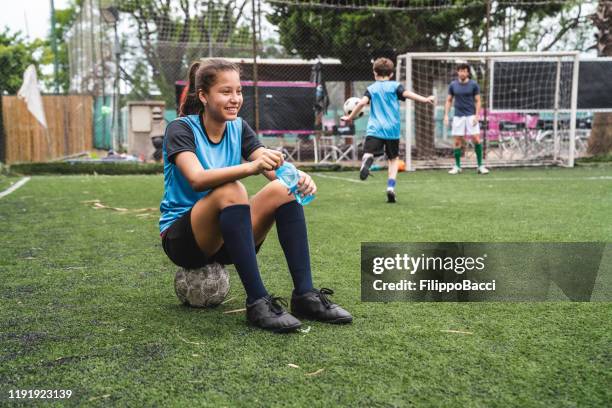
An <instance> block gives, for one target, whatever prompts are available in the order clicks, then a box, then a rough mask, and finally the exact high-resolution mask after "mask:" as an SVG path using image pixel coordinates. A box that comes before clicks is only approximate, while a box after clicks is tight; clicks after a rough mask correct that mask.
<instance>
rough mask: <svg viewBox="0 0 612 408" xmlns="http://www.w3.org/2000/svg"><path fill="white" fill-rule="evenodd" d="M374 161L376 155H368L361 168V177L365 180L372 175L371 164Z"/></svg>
mask: <svg viewBox="0 0 612 408" xmlns="http://www.w3.org/2000/svg"><path fill="white" fill-rule="evenodd" d="M372 163H374V157H368V158H367V159H365V160H364V162H363V163H362V164H361V170H359V178H360V179H361V180H365V179H367V178H368V176H369V175H370V166H372Z"/></svg>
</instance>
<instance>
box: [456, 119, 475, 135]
mask: <svg viewBox="0 0 612 408" xmlns="http://www.w3.org/2000/svg"><path fill="white" fill-rule="evenodd" d="M479 134H480V125H479V124H478V122H476V124H475V125H474V115H472V116H454V117H453V136H471V135H479Z"/></svg>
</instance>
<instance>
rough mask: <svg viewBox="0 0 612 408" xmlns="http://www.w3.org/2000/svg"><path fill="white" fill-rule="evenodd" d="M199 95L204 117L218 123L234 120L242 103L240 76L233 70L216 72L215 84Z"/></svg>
mask: <svg viewBox="0 0 612 408" xmlns="http://www.w3.org/2000/svg"><path fill="white" fill-rule="evenodd" d="M199 95H200V100H201V101H202V103H203V104H204V112H205V114H206V115H210V116H211V118H212V119H214V120H216V121H219V122H226V121H228V120H234V119H236V118H237V117H238V111H240V107H241V106H242V101H243V99H242V86H241V85H240V75H239V74H238V72H236V71H233V70H228V71H221V72H218V73H217V75H216V78H215V84H214V85H213V86H211V87H210V89H209V91H208V92H203V91H202V92H200V94H199Z"/></svg>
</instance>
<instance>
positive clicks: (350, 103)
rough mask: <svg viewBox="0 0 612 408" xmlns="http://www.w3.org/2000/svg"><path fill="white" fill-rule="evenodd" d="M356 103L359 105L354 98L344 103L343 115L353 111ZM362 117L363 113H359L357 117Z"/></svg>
mask: <svg viewBox="0 0 612 408" xmlns="http://www.w3.org/2000/svg"><path fill="white" fill-rule="evenodd" d="M358 103H359V98H356V97H354V96H353V97H352V98H348V99H347V100H346V101H345V102H344V113H345V114H346V115H350V114H351V112H353V111H354V110H355V107H356V106H357V104H358ZM362 116H363V111H361V112H359V115H357V117H358V118H360V117H362Z"/></svg>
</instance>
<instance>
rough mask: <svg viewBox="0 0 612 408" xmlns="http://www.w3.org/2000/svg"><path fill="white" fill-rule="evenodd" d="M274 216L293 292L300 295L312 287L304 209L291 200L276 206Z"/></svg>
mask: <svg viewBox="0 0 612 408" xmlns="http://www.w3.org/2000/svg"><path fill="white" fill-rule="evenodd" d="M274 216H275V218H276V231H277V232H278V240H279V242H280V244H281V247H282V248H283V252H284V253H285V258H286V259H287V265H288V266H289V272H291V279H293V286H294V287H295V293H296V294H298V295H302V294H304V293H306V292H308V291H309V290H310V289H312V274H311V271H310V253H309V251H308V234H307V231H306V219H305V218H304V209H303V208H302V206H301V205H300V204H298V203H297V201H291V202H288V203H287V204H283V205H281V206H280V207H278V208H277V209H276V213H275V214H274Z"/></svg>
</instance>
